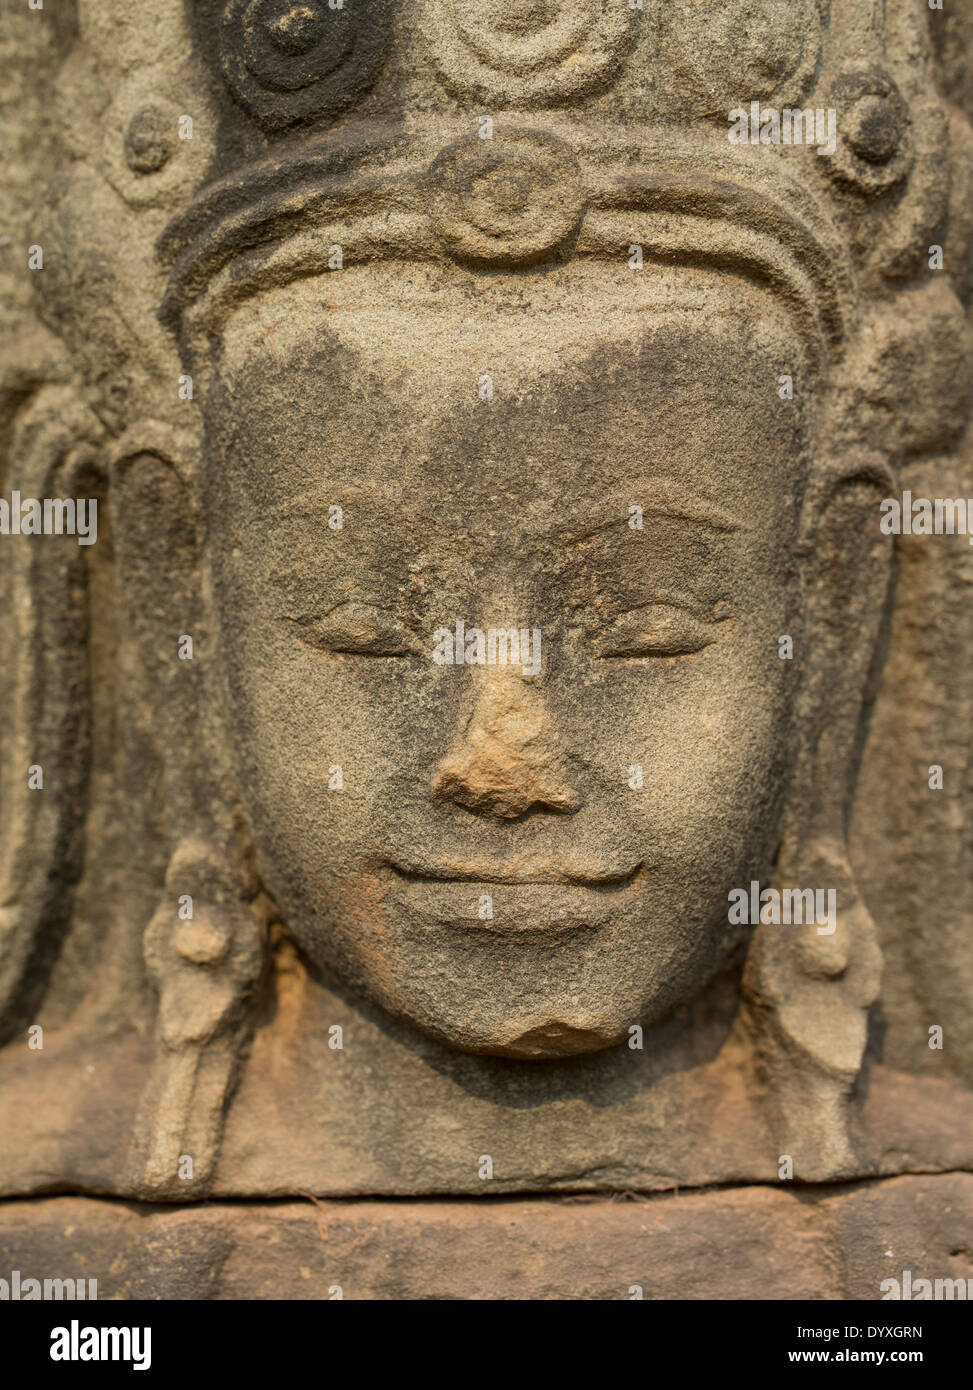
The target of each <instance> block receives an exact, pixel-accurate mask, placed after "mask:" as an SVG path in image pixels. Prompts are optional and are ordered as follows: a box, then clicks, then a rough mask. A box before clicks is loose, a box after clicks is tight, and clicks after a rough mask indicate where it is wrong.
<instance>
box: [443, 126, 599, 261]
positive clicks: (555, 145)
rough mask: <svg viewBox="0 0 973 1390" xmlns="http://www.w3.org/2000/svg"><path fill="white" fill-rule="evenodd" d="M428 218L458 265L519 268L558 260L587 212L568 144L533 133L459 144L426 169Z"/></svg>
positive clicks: (450, 146) (449, 148)
mask: <svg viewBox="0 0 973 1390" xmlns="http://www.w3.org/2000/svg"><path fill="white" fill-rule="evenodd" d="M428 185H429V188H430V191H431V201H430V207H429V215H430V218H431V220H432V223H433V226H434V227H435V229H436V232H437V234H438V235H439V238H440V240H441V241H442V243H443V245H444V246H445V247H446V249H447V250H448V251H449V253H450V255H452V256H453V257H454V258H455V259H456V260H459V261H466V262H468V263H470V264H473V265H483V266H510V267H512V266H522V265H530V264H535V263H536V262H538V261H542V260H547V259H549V258H552V257H554V256H556V255H557V254H558V252H559V251H560V250H561V248H562V247H563V246H564V245H565V243H567V242H568V241H569V240H570V238H571V237H572V236H573V235H574V233H575V232H576V231H577V228H578V226H579V224H580V221H581V216H582V213H583V211H584V199H583V195H582V193H581V186H580V180H579V177H578V170H577V166H576V163H575V160H574V155H573V154H572V152H571V150H570V149H569V148H568V146H567V145H565V144H563V143H562V142H561V141H560V140H557V139H555V138H554V137H553V136H549V135H546V134H540V133H538V132H536V131H529V130H525V131H512V132H508V133H506V134H504V135H503V136H502V137H501V136H499V135H498V136H497V137H496V138H495V139H493V140H479V139H475V138H474V139H472V140H471V139H469V138H466V139H462V140H458V141H456V142H455V143H454V144H452V145H447V147H446V148H445V149H444V150H443V151H442V152H441V153H440V154H439V155H438V156H437V157H436V159H435V160H434V161H433V163H432V166H431V168H430V170H429V176H428Z"/></svg>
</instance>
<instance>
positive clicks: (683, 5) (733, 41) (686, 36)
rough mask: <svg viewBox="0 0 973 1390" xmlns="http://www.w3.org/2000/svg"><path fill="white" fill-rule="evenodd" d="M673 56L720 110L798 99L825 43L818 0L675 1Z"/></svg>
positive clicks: (672, 15)
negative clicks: (763, 102) (750, 104)
mask: <svg viewBox="0 0 973 1390" xmlns="http://www.w3.org/2000/svg"><path fill="white" fill-rule="evenodd" d="M669 25H670V28H671V34H672V39H673V57H674V58H675V61H676V62H677V63H678V66H679V67H680V68H681V69H682V70H683V71H685V72H686V73H687V75H688V76H690V77H692V78H693V79H694V82H695V86H696V88H697V90H698V91H699V93H700V94H701V95H702V96H704V97H705V99H706V100H708V101H709V102H710V104H711V106H712V108H713V110H714V113H716V112H717V111H718V112H719V113H720V114H725V110H724V108H726V109H729V108H732V107H735V106H739V105H740V104H742V103H745V102H748V101H772V100H775V99H780V100H784V101H795V102H796V101H799V100H800V98H801V96H802V95H803V93H804V91H805V90H806V88H807V87H808V85H809V83H810V80H811V78H812V77H813V75H814V71H815V68H816V65H817V60H818V53H819V51H820V47H821V15H820V6H819V0H788V3H786V4H781V3H780V0H719V3H718V4H714V3H713V0H672V7H671V12H670V15H669Z"/></svg>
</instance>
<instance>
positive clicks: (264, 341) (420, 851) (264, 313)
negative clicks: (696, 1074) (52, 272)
mask: <svg viewBox="0 0 973 1390" xmlns="http://www.w3.org/2000/svg"><path fill="white" fill-rule="evenodd" d="M594 300H597V302H598V304H599V314H598V319H597V323H598V327H597V330H596V331H594V330H593V328H592V323H593V319H592V315H591V310H590V305H591V304H592V302H593V301H594ZM586 306H587V307H586ZM804 365H805V364H804V361H803V358H802V349H801V347H800V345H799V344H798V342H797V341H796V339H795V335H794V332H793V328H792V325H791V323H790V320H789V318H788V317H787V316H786V315H785V313H784V312H783V311H782V310H781V309H780V308H779V307H778V306H777V305H776V304H775V302H774V301H773V300H772V299H771V298H770V297H769V295H766V294H764V293H763V292H761V291H758V290H756V289H754V288H752V287H750V286H748V285H746V284H744V283H742V282H739V283H738V282H735V281H731V280H729V279H727V278H725V277H722V278H721V277H718V276H716V275H714V274H710V273H705V272H692V271H687V270H681V271H671V272H670V271H664V270H661V269H659V268H658V267H656V268H653V269H649V268H647V269H646V270H645V271H643V272H642V273H641V274H640V273H636V272H633V271H631V270H629V269H628V267H627V266H625V265H624V263H623V264H622V266H621V268H620V269H618V270H616V269H614V268H611V269H609V268H606V267H605V266H604V265H596V264H594V263H585V262H575V263H573V264H572V265H570V266H567V267H565V268H563V269H559V270H556V271H553V272H549V273H546V274H545V273H539V274H532V275H527V276H509V275H507V276H503V275H497V276H493V275H482V274H481V275H475V274H469V275H468V276H467V275H465V274H464V272H461V271H458V270H456V269H454V268H450V269H448V270H446V269H430V268H427V267H416V266H408V267H405V266H399V265H385V266H380V267H369V268H367V269H365V270H354V269H348V270H345V271H343V272H342V273H341V274H340V275H335V276H331V277H326V278H320V279H315V280H304V281H302V282H300V283H298V284H294V285H290V286H287V287H284V288H282V289H278V290H275V291H273V292H270V293H266V294H264V295H262V296H261V297H259V298H258V299H255V300H253V301H251V302H250V303H249V304H247V305H245V306H244V307H243V308H241V309H239V310H237V311H236V313H235V315H234V317H233V318H232V320H231V321H230V323H229V324H228V326H227V327H226V329H225V332H224V335H223V345H222V350H221V356H220V365H219V371H213V372H212V373H211V381H210V384H209V385H208V387H207V388H206V390H205V399H204V408H205V410H206V413H207V423H208V428H209V436H210V455H209V459H208V484H207V496H206V499H205V500H206V511H207V520H208V530H209V539H210V545H211V547H212V553H213V565H214V582H215V594H216V601H217V607H218V624H219V629H220V633H221V643H222V654H221V655H222V660H223V662H224V663H225V667H226V671H227V675H228V689H229V711H228V717H229V721H230V732H231V737H232V739H233V742H234V744H235V746H236V748H237V749H238V750H239V753H238V757H239V774H240V787H241V795H242V797H243V801H244V804H245V807H246V809H247V812H248V814H249V817H250V820H251V824H252V829H253V834H254V837H255V841H256V845H257V849H258V857H259V862H260V866H261V871H262V874H263V877H264V880H265V882H266V884H267V886H268V888H269V890H270V891H271V892H272V894H273V895H274V896H275V898H276V900H277V903H278V905H279V907H280V910H281V912H282V915H283V919H284V921H285V923H286V925H287V929H288V931H289V932H290V934H291V935H292V936H293V937H294V939H295V940H296V941H297V942H298V943H299V944H300V946H301V947H302V948H303V950H304V951H305V952H306V954H307V956H308V957H309V959H310V960H311V961H312V962H313V963H314V964H315V965H316V966H317V967H318V968H320V969H322V970H323V971H324V972H325V973H326V974H328V975H330V976H331V977H332V978H334V979H336V980H337V981H339V982H341V983H343V984H345V985H346V986H347V987H349V988H350V989H352V990H353V991H355V992H357V993H359V994H361V995H363V996H365V997H367V998H369V999H370V1000H372V1001H373V1002H376V1003H378V1004H379V1005H381V1006H383V1007H384V1008H385V1009H387V1010H389V1011H391V1012H392V1013H394V1014H396V1015H399V1016H401V1017H404V1018H406V1019H408V1020H410V1021H412V1022H413V1023H414V1024H416V1025H418V1026H419V1027H420V1028H422V1029H423V1030H425V1031H427V1032H428V1033H430V1034H432V1035H434V1036H436V1037H438V1038H440V1039H442V1040H444V1041H446V1042H448V1043H450V1044H453V1045H455V1046H458V1047H461V1048H465V1049H469V1050H473V1051H487V1052H496V1053H501V1054H504V1055H508V1056H517V1057H550V1056H560V1055H564V1054H567V1053H574V1052H582V1051H588V1050H593V1049H596V1048H600V1047H604V1046H607V1045H610V1044H612V1043H615V1042H618V1041H619V1040H622V1039H624V1038H625V1037H626V1036H627V1030H628V1028H629V1027H630V1025H632V1024H635V1023H639V1022H641V1023H643V1024H646V1025H648V1024H651V1023H653V1022H656V1021H658V1020H660V1019H662V1018H663V1017H664V1016H665V1015H667V1014H668V1013H669V1012H671V1011H672V1010H673V1009H674V1008H675V1007H676V1006H678V1005H679V1004H680V1003H682V1002H685V1001H686V1000H688V999H690V998H692V997H693V996H694V995H696V994H698V993H699V991H700V990H701V989H702V988H703V986H704V985H705V983H706V982H707V981H708V979H709V978H710V977H711V976H712V975H713V974H714V972H715V971H716V970H718V969H719V968H720V966H721V965H723V964H725V963H726V961H727V959H728V957H729V956H730V955H731V954H732V953H733V952H734V951H735V950H737V949H738V947H739V944H740V943H739V940H738V939H737V938H735V937H734V936H733V932H734V931H739V930H740V929H739V928H736V929H734V928H731V927H729V926H728V924H727V894H728V892H729V890H730V889H731V888H733V887H737V886H739V885H744V884H746V883H748V882H749V880H750V878H751V877H754V876H759V875H760V873H761V872H764V873H766V871H767V869H768V867H769V863H770V860H771V859H772V856H773V854H774V851H775V848H776V844H777V836H778V820H779V810H780V808H779V805H778V801H777V800H776V799H775V798H778V797H779V795H780V788H781V787H783V786H784V784H785V781H786V778H785V766H786V763H787V754H788V746H789V741H790V736H791V734H790V731H791V709H792V702H793V694H794V682H795V680H796V670H795V669H794V667H795V663H792V662H789V661H787V660H782V659H780V657H779V654H778V653H779V640H778V639H779V637H780V636H781V635H782V634H789V635H791V636H792V637H793V638H794V639H795V642H796V641H797V640H798V638H799V633H800V621H801V614H800V606H799V587H798V576H797V574H796V572H795V562H794V556H795V541H796V534H797V525H798V519H799V512H800V501H801V497H802V494H803V488H804V483H805V480H806V475H807V471H808V466H809V465H808V453H809V441H808V425H807V421H806V418H805V417H804V415H803V413H802V406H801V404H800V400H801V391H800V389H798V390H797V391H796V392H795V395H796V400H794V401H788V400H782V399H781V397H780V395H779V387H778V382H779V378H780V377H781V376H782V375H783V374H785V373H786V374H788V375H790V376H792V377H793V378H794V380H795V382H797V383H798V384H799V386H800V383H801V382H802V380H804V377H803V372H804ZM491 389H492V399H491V398H490V396H491ZM336 508H340V509H341V510H340V513H339V512H338V511H337V510H334V509H336ZM638 509H641V510H638ZM339 522H340V529H338V528H339ZM458 625H459V627H458ZM491 629H492V630H493V642H492V643H491V642H490V640H489V638H490V631H491ZM511 629H516V630H517V634H518V646H519V648H520V649H519V650H518V651H517V653H516V661H513V660H511V657H512V655H513V653H512V651H511V645H510V643H509V639H508V638H506V637H498V636H497V634H498V632H499V630H504V632H505V633H509V631H510V630H511ZM521 630H524V633H525V635H527V634H529V636H527V641H526V643H524V642H523V641H522V639H521ZM458 631H459V634H460V635H459V637H457V633H458ZM477 634H482V642H481V641H479V640H478V636H477ZM504 656H506V657H507V660H506V661H504V660H503V657H504ZM464 657H465V659H462V658H464ZM538 657H539V669H538Z"/></svg>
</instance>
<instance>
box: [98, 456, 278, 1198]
mask: <svg viewBox="0 0 973 1390" xmlns="http://www.w3.org/2000/svg"><path fill="white" fill-rule="evenodd" d="M197 459H198V455H197V454H196V452H195V450H194V449H193V448H192V445H191V441H189V442H188V443H187V441H186V440H185V439H182V440H179V439H174V438H173V437H172V435H171V434H168V433H167V432H165V431H164V430H161V429H156V430H155V432H154V433H152V432H150V434H149V437H146V433H145V431H144V430H143V431H140V432H139V438H138V439H137V440H136V439H134V438H130V439H128V440H126V441H123V442H122V446H121V447H120V448H119V449H118V450H116V453H115V456H114V459H113V467H112V472H111V491H110V496H111V505H112V518H113V523H114V534H115V538H116V556H117V562H118V565H119V568H120V571H121V580H122V587H123V591H124V593H125V595H126V601H127V607H128V614H129V620H130V622H131V625H132V628H133V629H134V631H135V634H136V638H137V643H138V648H139V652H140V654H141V660H142V665H143V668H144V673H145V676H146V678H147V680H148V682H149V686H150V690H152V691H154V692H156V694H155V698H152V700H151V704H152V708H153V711H154V712H156V718H157V721H158V722H157V726H156V732H157V743H158V751H159V756H160V760H161V762H162V766H163V768H164V785H165V796H166V803H167V805H166V809H167V813H168V822H169V828H170V847H169V867H168V871H167V873H166V878H165V883H164V885H163V887H162V892H161V896H160V901H159V904H158V907H157V908H156V911H155V913H154V915H153V917H152V920H151V921H150V923H149V925H148V927H147V929H146V932H145V960H146V966H147V968H148V971H149V974H150V976H151V977H152V979H153V980H154V982H155V984H156V986H157V988H158V991H159V1011H158V1018H157V1024H156V1055H155V1064H154V1067H153V1071H152V1076H151V1078H150V1080H149V1084H148V1086H147V1087H146V1090H145V1093H144V1095H143V1098H142V1105H141V1107H140V1111H139V1116H138V1119H137V1122H136V1125H135V1130H134V1139H133V1146H132V1151H131V1159H130V1162H131V1183H132V1186H133V1188H134V1189H135V1190H136V1191H138V1192H140V1193H144V1192H145V1190H146V1188H148V1189H149V1190H150V1191H152V1192H155V1193H156V1194H158V1195H165V1196H177V1195H178V1196H180V1197H185V1196H187V1195H193V1196H199V1195H201V1194H203V1193H205V1191H206V1190H207V1188H208V1186H209V1184H210V1182H211V1180H212V1177H213V1175H214V1173H215V1169H216V1162H217V1158H218V1153H219V1145H220V1139H221V1136H222V1122H223V1114H224V1110H225V1107H226V1105H227V1103H228V1100H229V1097H230V1094H231V1091H232V1087H233V1083H234V1080H235V1077H236V1073H237V1068H238V1059H239V1055H240V1052H241V1050H242V1048H243V1046H244V1044H245V1042H246V1038H247V1035H248V1033H249V1011H248V1008H247V1003H248V999H249V997H250V995H251V994H252V993H253V991H254V990H255V989H256V987H257V985H258V983H259V980H260V977H261V974H262V970H263V967H264V958H265V952H264V936H265V928H266V921H265V917H264V914H263V912H262V910H261V908H260V906H259V905H258V904H257V902H256V901H255V900H256V898H257V893H258V889H257V883H256V880H255V879H254V877H253V875H252V873H251V872H250V870H249V869H248V868H247V865H246V857H245V854H244V853H243V851H242V849H241V847H240V845H239V844H238V843H237V840H236V831H235V827H234V817H233V798H232V793H231V790H230V784H229V777H228V775H227V772H226V769H225V767H224V765H223V760H222V758H221V755H220V750H221V749H222V748H223V747H224V740H223V737H222V729H221V726H220V720H219V716H218V713H217V711H218V706H219V700H218V687H219V680H218V676H217V669H218V665H219V659H218V655H217V650H216V643H215V642H214V641H212V640H211V638H210V633H209V631H208V630H207V626H206V612H205V603H204V567H203V563H202V555H203V544H202V542H203V535H202V529H201V527H200V524H199V519H198V516H197V512H196V508H195V504H194V497H195V489H194V486H193V480H194V477H195V476H196V468H195V464H196V461H197Z"/></svg>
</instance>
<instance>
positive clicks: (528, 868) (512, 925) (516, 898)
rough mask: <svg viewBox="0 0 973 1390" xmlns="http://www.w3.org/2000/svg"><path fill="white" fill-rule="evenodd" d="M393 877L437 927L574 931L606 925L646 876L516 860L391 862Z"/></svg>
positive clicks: (639, 867) (638, 868)
mask: <svg viewBox="0 0 973 1390" xmlns="http://www.w3.org/2000/svg"><path fill="white" fill-rule="evenodd" d="M389 868H390V869H391V874H392V879H393V882H394V883H395V884H396V885H397V886H398V887H399V888H400V890H401V892H402V895H403V897H404V899H405V901H406V902H407V903H408V905H409V907H410V908H411V909H412V910H413V911H416V912H418V914H419V915H420V916H421V917H422V918H424V919H426V920H427V921H430V922H432V923H435V924H436V925H438V926H451V927H460V928H463V929H465V930H475V931H485V932H493V933H498V932H501V933H502V932H515V933H530V932H532V931H533V932H544V933H549V932H551V931H561V932H565V931H575V930H579V929H582V928H585V929H591V928H594V927H600V926H605V925H607V924H608V923H610V922H611V921H612V920H613V919H614V918H616V917H617V915H618V913H619V912H620V911H622V910H623V909H624V908H625V907H627V906H628V904H629V903H630V902H631V901H632V900H633V898H634V897H635V895H636V893H637V892H638V888H639V882H640V879H641V878H642V876H643V875H644V866H643V864H642V863H641V861H640V862H638V863H636V864H634V865H631V866H630V867H627V868H624V869H617V868H611V869H608V868H601V869H593V868H589V867H587V866H584V867H582V866H577V867H574V866H561V867H560V868H555V867H554V866H553V865H550V864H540V863H531V864H522V865H520V866H517V867H514V866H509V867H504V868H502V869H498V868H496V867H495V866H494V867H491V866H488V865H486V864H478V863H472V864H464V865H437V866H436V867H435V868H427V867H425V866H423V867H418V866H415V865H410V866H406V865H403V864H399V863H391V864H390V865H389Z"/></svg>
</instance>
